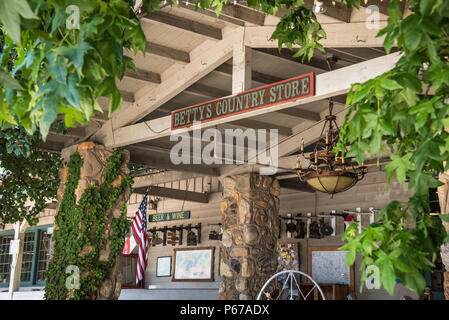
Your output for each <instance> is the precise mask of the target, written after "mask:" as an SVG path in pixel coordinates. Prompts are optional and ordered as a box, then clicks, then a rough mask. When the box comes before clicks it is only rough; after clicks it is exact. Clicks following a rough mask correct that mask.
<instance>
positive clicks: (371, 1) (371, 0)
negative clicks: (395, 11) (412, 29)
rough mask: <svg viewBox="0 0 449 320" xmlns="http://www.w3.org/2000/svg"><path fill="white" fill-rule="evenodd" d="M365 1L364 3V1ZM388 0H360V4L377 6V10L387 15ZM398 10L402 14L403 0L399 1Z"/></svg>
mask: <svg viewBox="0 0 449 320" xmlns="http://www.w3.org/2000/svg"><path fill="white" fill-rule="evenodd" d="M365 1H366V3H365ZM390 2H391V1H390V0H383V1H379V0H363V1H360V6H362V7H368V6H372V5H374V6H377V7H378V8H379V12H380V13H382V14H385V15H387V16H388V15H389V14H388V7H389V6H390ZM399 10H401V13H402V15H403V14H404V10H405V1H401V2H399Z"/></svg>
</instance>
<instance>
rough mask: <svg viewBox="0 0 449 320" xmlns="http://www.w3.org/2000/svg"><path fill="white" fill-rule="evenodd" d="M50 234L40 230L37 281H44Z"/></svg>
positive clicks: (48, 257) (48, 256) (48, 255)
mask: <svg viewBox="0 0 449 320" xmlns="http://www.w3.org/2000/svg"><path fill="white" fill-rule="evenodd" d="M50 244H51V235H49V234H48V233H47V232H46V231H41V236H40V240H39V256H38V259H37V281H39V282H44V281H45V271H46V270H47V264H48V260H49V259H50Z"/></svg>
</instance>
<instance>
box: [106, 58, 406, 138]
mask: <svg viewBox="0 0 449 320" xmlns="http://www.w3.org/2000/svg"><path fill="white" fill-rule="evenodd" d="M399 58H400V55H399V54H397V53H392V54H389V55H386V56H382V57H379V58H376V59H372V60H368V61H365V62H362V63H358V64H354V65H351V66H348V67H345V68H341V69H338V70H334V71H330V72H326V73H322V74H319V75H317V76H316V77H315V82H316V90H315V95H314V96H312V97H309V98H304V99H301V100H296V101H290V102H286V103H283V104H278V105H274V106H270V107H266V108H261V109H257V110H252V111H249V112H245V113H240V114H236V115H232V116H229V117H226V118H221V119H217V120H212V121H209V122H206V123H203V124H202V126H201V127H202V128H207V127H213V126H216V125H218V124H223V123H227V122H233V121H236V120H240V119H246V118H253V117H255V116H257V115H260V114H266V113H269V112H275V111H280V110H283V109H287V108H291V107H295V106H298V105H303V104H307V103H311V102H314V101H319V100H323V99H327V98H329V97H333V96H338V95H341V94H345V93H347V92H348V91H349V89H350V88H351V85H352V84H353V83H358V82H365V81H367V80H369V79H372V78H374V77H377V76H379V75H381V74H383V73H384V72H387V71H389V70H391V69H392V68H393V67H394V66H395V64H396V62H397V61H398V60H399ZM170 121H171V117H170V116H167V117H163V118H159V119H154V120H150V121H146V122H145V123H138V124H135V125H130V126H127V127H124V128H119V129H116V130H114V131H113V133H111V134H107V135H106V136H105V137H104V138H103V139H102V141H103V144H105V145H106V146H107V147H119V146H124V145H128V144H133V143H137V142H141V141H147V140H152V139H157V138H161V137H164V136H168V135H170V134H171V130H170V128H171V125H170ZM148 127H150V128H151V130H149V128H148ZM110 130H112V128H110ZM187 130H193V128H192V127H190V128H188V129H187Z"/></svg>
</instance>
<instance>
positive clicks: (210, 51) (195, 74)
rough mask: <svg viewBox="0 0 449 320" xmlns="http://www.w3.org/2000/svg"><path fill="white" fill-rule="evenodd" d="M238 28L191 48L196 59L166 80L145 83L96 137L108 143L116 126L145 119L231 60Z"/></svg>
mask: <svg viewBox="0 0 449 320" xmlns="http://www.w3.org/2000/svg"><path fill="white" fill-rule="evenodd" d="M234 29H235V28H228V27H226V28H223V30H222V32H223V40H220V41H213V40H206V41H204V42H203V43H202V44H201V45H200V46H198V47H197V48H196V49H195V50H194V51H193V52H191V56H192V60H191V62H190V63H188V64H186V65H184V66H177V70H176V72H173V74H172V76H170V77H169V78H168V79H166V80H165V81H162V83H161V84H160V85H158V86H156V87H155V88H154V85H151V86H145V87H143V88H141V89H140V90H138V91H137V92H136V93H135V95H134V97H135V102H134V103H133V104H132V105H131V106H129V107H127V108H126V107H122V108H121V109H120V110H118V111H116V112H114V113H113V114H112V119H110V120H109V121H108V122H106V123H105V124H104V125H103V127H102V128H101V129H100V130H99V131H98V132H97V133H96V134H95V136H94V141H97V142H100V143H103V144H105V143H106V142H105V141H104V139H105V137H106V136H107V135H108V132H109V131H110V130H112V128H114V129H115V128H119V127H122V126H125V125H128V124H131V123H134V122H135V121H137V120H139V119H142V118H143V117H144V116H146V115H147V114H149V113H151V112H152V111H153V110H155V109H157V108H158V107H160V106H161V105H163V104H164V103H166V102H168V101H169V100H170V99H172V98H173V97H175V96H176V95H178V94H179V93H180V92H182V91H183V90H185V89H186V88H188V87H189V86H191V85H192V84H194V83H195V82H196V81H198V80H199V79H201V78H202V77H204V76H205V75H207V74H208V73H209V72H211V71H213V70H214V69H216V68H217V67H218V66H219V65H221V64H222V63H224V62H225V61H227V60H229V59H230V58H231V56H232V50H233V46H234V43H235V39H234V38H233V36H232V31H233V30H234Z"/></svg>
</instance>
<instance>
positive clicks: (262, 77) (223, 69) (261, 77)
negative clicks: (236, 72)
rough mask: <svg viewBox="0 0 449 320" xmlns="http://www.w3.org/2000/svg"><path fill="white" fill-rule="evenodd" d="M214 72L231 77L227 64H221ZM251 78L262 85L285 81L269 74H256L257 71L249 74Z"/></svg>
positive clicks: (229, 66) (230, 68)
mask: <svg viewBox="0 0 449 320" xmlns="http://www.w3.org/2000/svg"><path fill="white" fill-rule="evenodd" d="M214 71H217V72H220V73H223V74H227V75H232V65H230V64H228V63H223V64H222V65H220V66H219V67H217V68H216V69H215V70H214ZM251 78H252V80H254V81H257V82H260V83H264V84H270V83H274V82H279V81H282V80H285V79H284V78H280V77H276V76H273V75H270V74H266V73H262V72H258V71H254V70H252V72H251Z"/></svg>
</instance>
